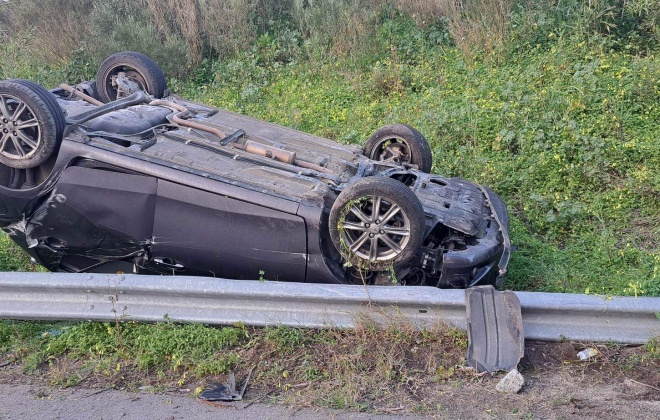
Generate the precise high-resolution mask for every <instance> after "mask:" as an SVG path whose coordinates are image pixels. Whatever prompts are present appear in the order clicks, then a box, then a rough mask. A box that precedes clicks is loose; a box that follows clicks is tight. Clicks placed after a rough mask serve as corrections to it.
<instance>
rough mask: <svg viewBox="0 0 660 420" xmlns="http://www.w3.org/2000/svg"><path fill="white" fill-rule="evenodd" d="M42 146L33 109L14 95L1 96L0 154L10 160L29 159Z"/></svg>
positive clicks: (39, 130)
mask: <svg viewBox="0 0 660 420" xmlns="http://www.w3.org/2000/svg"><path fill="white" fill-rule="evenodd" d="M41 144H42V138H41V128H40V127H39V121H38V120H37V117H36V116H35V115H34V112H32V109H30V107H29V106H28V105H27V104H26V103H25V102H24V101H22V100H20V99H19V98H17V97H15V96H13V95H7V94H0V154H1V155H2V156H4V157H5V158H8V159H14V160H22V159H29V158H31V157H32V156H34V155H35V154H36V153H37V151H38V150H39V148H40V146H41Z"/></svg>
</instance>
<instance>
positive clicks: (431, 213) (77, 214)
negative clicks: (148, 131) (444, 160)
mask: <svg viewBox="0 0 660 420" xmlns="http://www.w3.org/2000/svg"><path fill="white" fill-rule="evenodd" d="M58 100H59V101H60V103H61V104H63V108H64V109H66V110H67V111H68V112H69V114H70V115H69V117H71V116H73V119H71V118H70V119H69V122H73V121H75V116H76V114H78V115H84V114H85V113H86V112H89V111H92V112H93V111H94V110H93V108H90V107H89V106H87V105H85V104H84V103H83V104H81V103H80V101H68V102H64V101H63V99H62V98H60V99H58ZM69 102H70V103H69ZM138 106H142V105H138ZM200 106H201V105H200ZM114 112H115V113H118V112H119V111H114ZM126 112H127V111H122V113H124V114H126ZM71 114H73V115H71ZM233 117H236V118H238V117H239V116H236V114H231V113H223V114H221V115H219V116H218V117H214V118H216V119H217V120H218V121H221V122H223V123H227V122H229V123H230V124H237V123H236V122H235V121H234V120H233V119H232V118H233ZM100 119H101V118H97V119H96V120H92V121H93V122H94V123H95V124H96V125H95V126H94V127H93V128H94V129H96V130H107V129H108V127H114V126H115V125H116V124H117V119H119V121H121V115H119V114H106V115H105V116H103V117H102V119H105V120H106V122H103V121H101V122H99V120H100ZM240 119H242V120H240V121H238V124H240V123H241V122H243V123H245V121H248V122H250V120H249V119H248V117H244V116H240ZM160 120H162V116H157V117H156V118H155V119H154V120H153V121H150V122H148V123H147V124H148V125H155V124H156V122H158V121H160ZM252 121H256V120H252ZM259 124H263V125H264V126H265V127H266V128H265V129H264V130H266V131H267V130H271V131H270V132H266V131H261V132H260V131H259V130H253V131H252V132H251V133H250V134H251V135H252V136H254V137H256V138H260V137H263V138H267V137H268V135H269V133H270V134H272V133H276V135H272V136H271V137H273V138H275V140H274V141H280V140H282V138H283V136H286V135H292V134H291V133H293V135H294V136H296V135H299V134H300V135H302V133H298V132H296V131H295V130H290V129H287V128H284V127H279V126H275V125H272V124H268V123H261V122H259ZM257 127H261V126H257ZM122 134H129V135H130V134H131V133H130V130H129V131H128V132H123V133H122ZM168 136H174V137H175V138H176V139H177V141H179V142H181V143H182V144H185V143H186V138H185V134H183V133H177V132H170V133H169V134H168ZM323 140H324V139H323ZM324 141H325V142H328V143H324V145H327V146H328V147H330V148H334V149H333V150H336V151H337V153H338V154H339V155H340V156H341V157H342V159H344V160H343V161H341V162H339V163H337V165H338V166H337V167H338V168H339V169H340V171H338V172H340V174H339V175H338V177H339V178H340V179H339V181H341V183H339V184H337V185H336V186H335V188H328V187H327V185H326V184H325V183H322V182H321V181H319V180H318V179H319V178H320V177H319V174H315V175H316V177H315V176H313V175H314V174H310V173H309V171H306V170H299V171H298V173H295V172H293V173H289V172H291V171H289V172H287V173H286V174H285V175H284V176H287V177H290V178H292V179H293V178H295V177H298V178H299V180H300V182H301V183H304V184H305V186H306V187H309V188H306V189H302V190H301V191H300V192H298V193H292V194H287V193H286V191H278V190H277V189H276V188H274V189H273V190H267V189H264V188H261V187H260V186H259V185H254V184H253V183H251V182H250V180H249V179H246V180H241V179H236V177H233V178H232V177H225V176H223V175H222V174H218V173H211V172H209V171H205V170H204V168H203V167H202V168H195V167H192V166H194V165H180V164H176V163H173V162H172V161H171V159H170V160H167V159H160V158H159V157H158V156H147V155H145V154H143V153H141V152H142V150H140V147H137V148H135V147H126V145H121V144H117V142H112V141H108V140H105V139H103V138H100V137H94V136H88V135H85V134H83V133H81V132H80V131H79V130H77V125H76V124H73V125H70V126H69V127H68V128H67V131H66V132H65V139H64V140H63V142H62V144H61V146H60V149H59V152H58V154H57V158H56V159H55V158H53V159H52V162H50V163H49V164H48V165H47V170H48V171H49V172H50V175H49V176H47V177H45V179H44V180H43V182H41V183H40V185H38V186H37V187H35V188H32V189H23V190H16V189H9V188H5V187H4V186H0V193H1V194H2V197H3V198H2V204H3V206H0V213H2V214H0V227H2V228H3V229H4V230H5V231H6V232H8V233H9V234H10V236H11V237H12V238H13V239H14V240H15V241H16V242H17V243H18V244H19V245H20V246H22V247H23V248H24V249H26V251H27V252H28V253H29V254H30V255H31V256H33V257H34V258H35V259H36V260H37V261H38V262H39V263H41V264H43V265H44V266H46V267H47V268H48V269H50V270H52V271H104V272H105V271H128V270H137V271H138V272H152V273H153V272H156V273H162V274H179V273H181V274H182V273H186V274H192V275H206V276H218V277H228V278H247V279H250V278H251V279H254V278H257V277H259V276H265V277H266V278H269V279H276V280H286V281H312V282H322V283H338V282H339V283H344V282H348V281H349V280H348V279H347V277H346V275H345V272H344V269H343V267H342V265H341V261H340V257H339V255H338V252H337V251H336V249H335V248H334V246H333V245H332V243H330V240H329V237H328V233H327V232H328V226H327V221H328V211H329V208H330V206H331V205H332V202H333V201H334V199H335V198H336V195H337V193H338V192H339V191H341V189H342V187H343V186H344V185H346V183H350V182H351V180H352V179H354V178H359V177H362V176H364V175H373V176H388V177H394V178H397V179H401V180H402V182H405V183H406V184H408V185H409V186H410V187H411V189H413V190H414V191H415V193H416V195H417V196H418V198H419V199H420V201H421V202H422V204H423V205H424V209H425V212H426V231H427V232H426V234H427V235H430V234H432V233H433V232H434V231H435V230H436V229H456V230H458V231H460V232H461V233H462V234H465V235H469V236H470V237H471V238H474V240H473V242H474V243H470V244H469V246H466V249H464V250H455V251H454V250H446V249H442V248H440V247H439V245H438V244H432V245H429V246H426V245H425V248H424V249H422V250H420V252H419V255H416V257H415V259H416V261H415V262H413V265H416V266H418V267H423V268H424V269H425V270H426V269H430V270H432V271H433V272H434V273H436V274H439V278H438V279H437V283H436V285H439V286H443V287H468V286H471V285H475V284H498V285H499V284H500V283H501V279H502V276H503V274H504V272H505V270H506V262H507V261H504V263H502V260H503V259H504V258H503V257H502V256H503V253H505V254H506V259H507V260H508V250H506V249H505V245H504V243H503V241H502V236H503V234H504V235H506V230H507V229H508V221H507V220H505V217H504V216H505V215H506V209H505V207H504V204H503V203H502V201H501V199H499V197H498V196H497V195H496V194H495V193H492V191H491V192H490V193H489V192H485V191H484V190H483V188H482V187H480V186H477V185H475V184H472V183H470V182H468V181H465V180H462V179H457V178H442V177H439V176H437V175H429V174H424V173H421V172H419V171H414V170H412V169H406V168H389V169H388V168H379V167H377V164H374V163H372V162H368V161H366V160H364V159H362V158H357V159H356V160H357V161H358V163H357V164H355V165H353V163H351V162H350V161H348V158H350V157H351V154H353V155H354V156H353V157H355V156H356V155H357V153H356V152H355V151H354V150H351V149H350V148H349V147H343V146H334V145H335V144H334V143H331V142H329V141H327V140H324ZM301 142H302V141H301ZM172 144H174V143H172ZM138 146H139V144H138ZM349 150H350V152H349ZM234 158H236V156H235V157H234ZM241 159H246V160H250V159H253V160H254V163H256V164H257V165H259V164H263V159H261V158H260V157H258V158H251V157H241ZM346 162H348V163H346ZM331 163H332V162H331ZM268 165H269V167H270V168H271V169H270V170H271V171H273V173H277V174H278V175H281V174H280V173H279V172H277V171H280V172H282V171H283V170H284V169H286V170H289V168H282V166H283V165H284V164H279V163H277V162H268ZM342 165H343V166H342ZM352 165H353V166H354V168H353V166H352ZM3 170H6V169H3ZM341 170H344V172H341ZM346 171H349V172H346ZM351 171H352V172H351ZM3 177H4V175H3ZM309 191H314V193H310V192H309ZM475 209H476V210H475ZM488 212H492V213H497V214H499V215H500V218H498V217H484V214H488ZM499 219H502V220H503V222H502V223H503V224H504V225H505V226H499V224H498V223H496V222H495V220H499ZM427 245H428V244H427Z"/></svg>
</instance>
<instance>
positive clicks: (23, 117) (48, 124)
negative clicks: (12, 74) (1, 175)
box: [0, 80, 65, 169]
mask: <svg viewBox="0 0 660 420" xmlns="http://www.w3.org/2000/svg"><path fill="white" fill-rule="evenodd" d="M64 125H65V121H64V114H63V113H62V109H61V108H60V107H59V105H58V104H57V101H56V100H55V99H54V98H53V97H52V95H51V94H50V92H48V91H47V90H45V89H44V88H43V87H41V86H39V85H37V84H36V83H33V82H29V81H27V80H5V81H0V163H2V164H4V165H6V166H8V167H10V168H15V169H25V168H34V167H37V166H39V165H41V164H42V163H44V162H45V161H46V160H48V158H49V157H50V156H51V155H52V154H53V152H54V151H55V149H56V148H57V146H58V145H59V142H60V140H61V139H62V132H63V130H64Z"/></svg>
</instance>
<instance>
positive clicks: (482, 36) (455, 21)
mask: <svg viewBox="0 0 660 420" xmlns="http://www.w3.org/2000/svg"><path fill="white" fill-rule="evenodd" d="M514 2H515V1H514V0H397V6H398V7H399V8H400V9H402V10H405V11H407V12H408V13H410V15H411V16H412V17H413V19H415V21H416V22H417V24H418V25H420V26H422V27H424V26H427V25H429V24H430V23H432V22H434V21H437V20H440V19H442V18H444V19H445V20H446V22H447V26H448V27H449V33H450V34H451V37H452V39H453V40H454V44H455V45H456V47H458V48H459V49H460V50H461V52H463V54H465V55H466V56H467V57H473V56H474V54H475V53H476V52H477V51H485V52H487V53H488V52H491V51H493V50H494V49H495V48H497V47H499V46H501V45H502V44H503V43H504V41H505V39H506V30H507V25H508V22H509V15H510V13H511V9H512V7H513V5H514Z"/></svg>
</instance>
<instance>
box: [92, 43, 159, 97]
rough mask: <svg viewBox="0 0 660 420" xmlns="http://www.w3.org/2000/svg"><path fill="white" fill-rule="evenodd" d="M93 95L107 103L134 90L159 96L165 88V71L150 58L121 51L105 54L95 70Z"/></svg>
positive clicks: (136, 53)
mask: <svg viewBox="0 0 660 420" xmlns="http://www.w3.org/2000/svg"><path fill="white" fill-rule="evenodd" d="M96 89H97V96H98V98H99V100H100V101H101V102H104V103H108V102H112V101H114V100H117V99H121V98H123V97H126V96H128V95H130V94H131V93H134V92H136V91H138V90H141V91H143V92H146V93H148V94H149V95H151V96H153V97H155V98H162V97H163V94H164V93H165V89H166V82H165V75H164V74H163V71H162V70H161V69H160V67H159V66H158V64H156V63H155V62H154V61H153V60H152V59H151V58H149V57H147V56H146V55H144V54H141V53H138V52H133V51H125V52H120V53H117V54H113V55H111V56H110V57H108V58H107V59H106V60H105V61H104V62H103V63H102V64H101V66H100V67H99V70H98V72H97V73H96Z"/></svg>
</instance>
